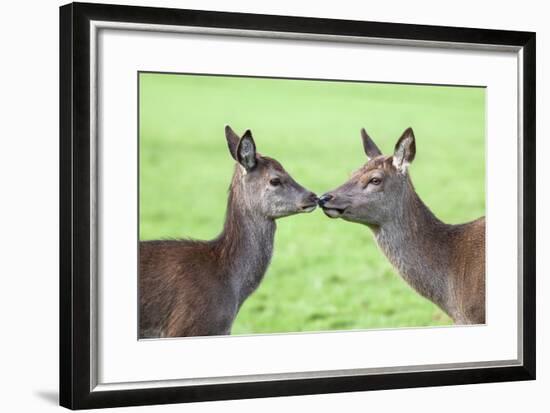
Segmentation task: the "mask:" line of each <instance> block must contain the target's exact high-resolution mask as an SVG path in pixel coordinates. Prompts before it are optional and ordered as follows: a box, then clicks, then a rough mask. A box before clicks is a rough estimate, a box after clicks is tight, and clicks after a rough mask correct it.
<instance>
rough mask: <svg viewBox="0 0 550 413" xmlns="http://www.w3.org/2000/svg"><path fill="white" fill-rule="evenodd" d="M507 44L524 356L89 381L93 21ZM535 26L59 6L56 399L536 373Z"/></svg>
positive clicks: (175, 396)
mask: <svg viewBox="0 0 550 413" xmlns="http://www.w3.org/2000/svg"><path fill="white" fill-rule="evenodd" d="M92 20H102V21H119V22H133V23H153V24H160V25H186V26H200V27H211V28H212V27H215V28H231V29H250V30H262V31H278V32H293V33H313V34H327V35H336V36H359V37H375V38H379V39H404V40H423V41H436V42H450V43H471V44H479V45H481V44H483V45H504V46H506V45H508V46H516V47H520V48H521V49H522V53H523V59H522V62H523V67H522V74H523V106H522V110H523V119H522V128H523V130H522V132H523V137H524V147H523V160H522V161H523V162H522V165H523V170H522V171H520V174H521V175H522V177H523V191H524V192H523V193H524V197H523V200H522V201H521V202H522V203H523V205H522V206H523V225H522V229H523V263H522V265H523V268H522V270H523V271H522V273H523V280H522V284H523V319H522V322H523V337H522V341H523V343H522V346H523V365H521V366H515V367H486V368H475V369H460V370H452V369H451V370H441V371H425V372H410V373H387V374H376V375H353V376H339V377H329V378H312V379H294V380H274V381H261V382H248V383H240V384H216V385H198V386H192V387H157V388H148V389H140V390H113V391H92V390H91V385H90V384H91V381H90V380H91V379H90V377H91V368H92V367H91V362H90V360H91V354H90V341H91V332H90V316H91V308H90V292H91V291H90V260H91V257H90V246H91V245H90V242H91V241H90V231H91V228H90V225H91V217H90V208H89V207H90V190H91V185H92V182H91V181H90V167H91V165H90V149H91V148H90V139H89V136H90V126H91V125H90V109H91V108H90V21H92ZM535 43H536V37H535V33H531V32H518V31H501V30H485V29H471V28H458V27H436V26H423V25H410V24H394V23H378V22H365V21H346V20H333V19H319V18H304V17H287V16H273V15H255V14H243V13H226V12H212V11H196V10H180V9H168V8H150V7H132V6H118V5H107V4H85V3H72V4H68V5H65V6H62V7H61V8H60V120H59V121H60V303H59V304H60V404H61V405H62V406H64V407H67V408H70V409H84V408H103V407H115V406H132V405H145V404H165V403H180V402H196V401H209V400H224V399H238V398H258V397H273V396H290V395H306V394H317V393H336V392H352V391H364V390H379V389H397V388H406V387H409V388H410V387H424V386H445V385H457V384H471V383H485V382H500V381H516V380H533V379H535V370H536V369H535V354H536V348H535V342H536V339H535V333H536V332H535V328H536V327H535V306H536V301H535V300H536V297H535V295H536V294H535V270H536V268H535V252H536V251H535V199H536V198H535V197H536V188H535V181H536V179H535V170H536V168H535V135H536V132H535V93H536V88H535V55H536V45H535Z"/></svg>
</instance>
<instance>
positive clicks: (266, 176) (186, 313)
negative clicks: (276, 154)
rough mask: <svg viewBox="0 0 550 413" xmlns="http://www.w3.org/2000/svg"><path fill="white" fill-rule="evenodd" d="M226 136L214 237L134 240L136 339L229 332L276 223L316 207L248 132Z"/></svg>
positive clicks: (266, 256)
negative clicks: (219, 223) (228, 177)
mask: <svg viewBox="0 0 550 413" xmlns="http://www.w3.org/2000/svg"><path fill="white" fill-rule="evenodd" d="M225 134H226V139H227V144H228V146H229V152H230V154H231V156H232V157H233V158H234V159H235V160H236V161H237V163H236V166H235V171H234V173H233V179H232V181H231V185H230V187H229V198H228V201H227V211H226V217H225V224H224V227H223V230H222V232H221V233H220V235H219V236H218V237H217V238H216V239H214V240H211V241H193V240H173V241H145V242H141V243H140V278H139V305H140V319H139V330H140V337H141V338H152V337H183V336H206V335H224V334H230V332H231V326H232V324H233V321H234V319H235V317H236V315H237V312H238V311H239V308H240V307H241V305H242V303H243V302H244V300H246V298H247V297H248V296H250V294H252V292H254V290H255V289H256V288H257V287H258V285H259V284H260V282H261V280H262V278H263V276H264V274H265V272H266V270H267V267H268V265H269V262H270V259H271V255H272V253H273V239H274V235H275V228H276V224H275V220H276V219H278V218H281V217H286V216H289V215H293V214H297V213H302V212H311V211H313V210H314V209H315V207H316V206H317V197H316V195H315V194H314V193H313V192H311V191H308V190H306V189H304V188H303V187H302V186H300V185H299V184H298V183H297V182H296V181H294V179H292V177H291V176H290V175H289V174H288V173H287V172H286V171H285V170H284V168H283V167H282V166H281V164H280V163H279V162H277V161H276V160H275V159H272V158H269V157H267V156H262V155H260V154H259V153H257V152H256V145H255V143H254V139H253V138H252V134H251V132H250V131H249V130H247V131H246V132H245V133H244V135H243V136H242V138H239V137H238V136H237V135H236V134H235V132H233V130H232V129H231V128H230V127H229V126H226V129H225Z"/></svg>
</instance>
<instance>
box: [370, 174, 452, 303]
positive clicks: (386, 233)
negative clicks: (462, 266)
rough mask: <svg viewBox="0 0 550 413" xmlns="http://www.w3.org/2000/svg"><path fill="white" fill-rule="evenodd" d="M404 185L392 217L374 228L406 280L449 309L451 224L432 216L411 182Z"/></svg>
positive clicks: (384, 250) (382, 248) (381, 244)
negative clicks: (405, 188)
mask: <svg viewBox="0 0 550 413" xmlns="http://www.w3.org/2000/svg"><path fill="white" fill-rule="evenodd" d="M407 185H408V187H409V188H408V190H406V191H405V193H404V195H403V199H401V200H400V202H398V204H399V205H400V206H399V207H398V208H397V211H395V215H394V217H393V218H392V219H391V220H390V221H388V222H386V223H384V224H382V225H380V226H378V227H376V228H373V231H374V233H375V236H376V239H377V242H378V245H379V246H380V248H381V250H382V251H383V253H384V254H385V255H386V256H387V258H388V259H389V261H390V262H391V263H392V264H393V266H394V267H395V268H396V269H397V270H398V271H399V273H400V275H401V276H402V277H403V278H404V279H405V281H407V282H408V283H409V284H410V285H411V286H412V287H413V288H414V289H415V290H416V291H417V292H418V293H420V294H421V295H423V296H424V297H426V298H428V299H430V300H431V301H433V302H435V303H436V304H438V305H439V306H440V307H442V308H443V310H445V311H447V313H449V311H450V308H449V303H448V285H449V263H450V260H451V256H452V255H451V253H452V252H451V251H450V243H449V242H448V234H449V231H448V227H450V226H448V225H446V224H444V223H443V222H441V221H440V220H439V219H437V218H436V217H435V215H434V214H433V213H432V212H431V211H430V210H429V209H428V207H427V206H426V205H425V204H424V203H423V202H422V200H421V199H420V198H419V196H418V195H417V194H416V192H415V191H414V188H413V187H412V184H411V183H410V182H408V183H407Z"/></svg>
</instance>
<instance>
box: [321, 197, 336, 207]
mask: <svg viewBox="0 0 550 413" xmlns="http://www.w3.org/2000/svg"><path fill="white" fill-rule="evenodd" d="M332 198H334V196H332V195H331V194H325V195H323V196H321V198H319V201H318V203H319V206H321V207H322V206H323V205H325V204H326V203H327V202H328V201H330V200H331V199H332Z"/></svg>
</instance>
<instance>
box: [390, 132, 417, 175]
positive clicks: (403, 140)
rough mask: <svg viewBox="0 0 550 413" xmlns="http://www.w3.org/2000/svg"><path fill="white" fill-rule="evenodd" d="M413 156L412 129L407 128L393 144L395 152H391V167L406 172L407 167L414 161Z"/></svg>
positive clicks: (414, 145)
mask: <svg viewBox="0 0 550 413" xmlns="http://www.w3.org/2000/svg"><path fill="white" fill-rule="evenodd" d="M415 155H416V144H415V141H414V132H413V130H412V128H407V129H406V130H405V132H403V135H401V137H400V138H399V140H398V141H397V143H396V144H395V151H394V152H393V166H395V168H397V170H398V171H400V172H403V173H405V172H406V171H407V167H408V166H409V165H410V164H411V162H412V161H413V160H414V156H415Z"/></svg>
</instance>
